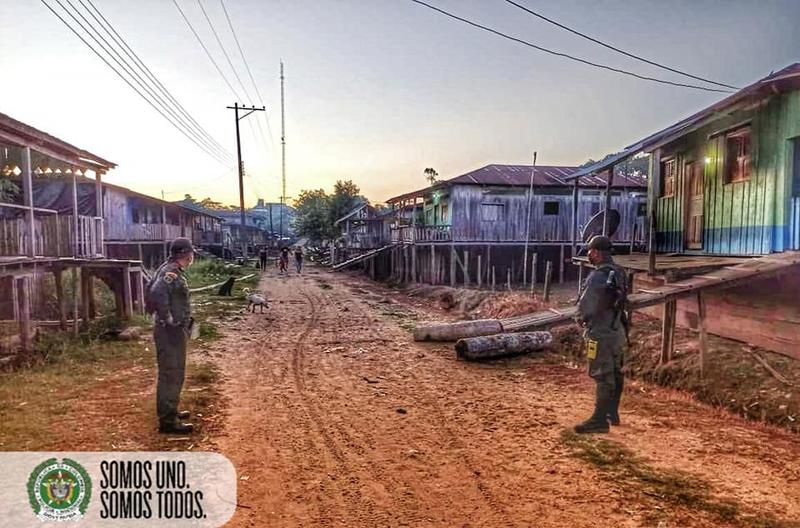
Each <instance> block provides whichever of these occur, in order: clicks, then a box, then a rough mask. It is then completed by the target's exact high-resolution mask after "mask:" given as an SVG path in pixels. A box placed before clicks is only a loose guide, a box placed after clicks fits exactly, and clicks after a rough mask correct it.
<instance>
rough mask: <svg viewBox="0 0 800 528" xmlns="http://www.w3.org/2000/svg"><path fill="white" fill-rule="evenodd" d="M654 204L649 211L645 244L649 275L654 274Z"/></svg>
mask: <svg viewBox="0 0 800 528" xmlns="http://www.w3.org/2000/svg"><path fill="white" fill-rule="evenodd" d="M655 207H656V206H655V204H653V211H652V212H651V213H650V236H649V240H648V244H647V274H648V275H650V276H651V277H652V276H654V275H655V274H656V238H655V233H656V212H655Z"/></svg>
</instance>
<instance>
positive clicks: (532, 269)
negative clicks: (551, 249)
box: [531, 253, 539, 290]
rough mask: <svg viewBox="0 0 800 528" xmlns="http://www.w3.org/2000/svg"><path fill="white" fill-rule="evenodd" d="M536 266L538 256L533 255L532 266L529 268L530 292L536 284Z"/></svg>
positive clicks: (537, 264) (537, 273)
mask: <svg viewBox="0 0 800 528" xmlns="http://www.w3.org/2000/svg"><path fill="white" fill-rule="evenodd" d="M538 266H539V254H538V253H534V254H533V265H532V266H531V290H533V285H534V284H536V281H537V280H538V275H539V271H538Z"/></svg>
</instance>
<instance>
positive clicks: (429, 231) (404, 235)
mask: <svg viewBox="0 0 800 528" xmlns="http://www.w3.org/2000/svg"><path fill="white" fill-rule="evenodd" d="M391 237H392V242H394V243H398V242H407V243H414V242H446V241H449V240H450V239H451V237H450V226H449V225H441V226H400V227H393V228H392V230H391Z"/></svg>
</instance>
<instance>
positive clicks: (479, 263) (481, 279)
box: [478, 253, 483, 288]
mask: <svg viewBox="0 0 800 528" xmlns="http://www.w3.org/2000/svg"><path fill="white" fill-rule="evenodd" d="M482 271H483V270H481V255H480V253H479V254H478V288H480V287H481V286H483V277H482V276H481V274H482Z"/></svg>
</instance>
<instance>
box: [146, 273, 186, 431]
mask: <svg viewBox="0 0 800 528" xmlns="http://www.w3.org/2000/svg"><path fill="white" fill-rule="evenodd" d="M150 296H151V299H152V301H153V305H154V309H155V314H154V325H153V337H154V339H155V343H156V354H157V361H158V385H157V388H156V411H157V413H158V420H159V423H160V425H161V426H162V428H163V427H168V426H171V425H172V424H174V423H176V421H177V416H178V402H179V400H180V395H181V388H182V387H183V378H184V373H185V369H186V341H187V340H188V338H189V335H190V333H191V327H192V322H193V320H192V317H191V308H190V306H189V285H188V284H187V282H186V278H185V277H184V275H183V270H182V269H181V267H180V265H178V263H177V262H174V261H169V262H167V263H165V264H164V265H162V266H161V268H159V270H158V273H157V275H156V277H155V279H154V283H153V287H152V289H151V290H150Z"/></svg>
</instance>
